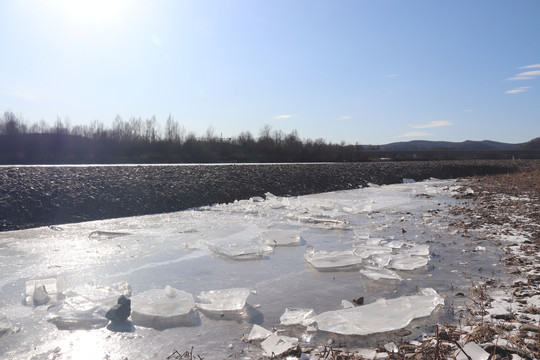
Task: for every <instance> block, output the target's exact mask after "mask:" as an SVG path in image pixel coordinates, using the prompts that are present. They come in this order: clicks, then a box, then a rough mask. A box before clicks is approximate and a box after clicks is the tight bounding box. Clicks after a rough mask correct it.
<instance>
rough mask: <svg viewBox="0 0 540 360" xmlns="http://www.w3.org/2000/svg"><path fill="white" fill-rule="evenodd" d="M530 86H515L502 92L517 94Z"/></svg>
mask: <svg viewBox="0 0 540 360" xmlns="http://www.w3.org/2000/svg"><path fill="white" fill-rule="evenodd" d="M530 88H531V86H521V87H518V88H515V89H512V90H507V91H505V92H504V93H505V94H519V93H522V92H525V91H527V90H529V89H530Z"/></svg>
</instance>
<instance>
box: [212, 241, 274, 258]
mask: <svg viewBox="0 0 540 360" xmlns="http://www.w3.org/2000/svg"><path fill="white" fill-rule="evenodd" d="M208 249H209V250H210V251H212V252H213V253H215V254H217V255H220V256H223V257H226V258H229V259H232V260H257V259H262V258H263V257H265V256H266V255H268V254H271V253H272V252H273V251H274V249H273V248H272V247H271V246H268V245H264V244H259V243H256V242H247V243H243V244H236V243H233V244H228V245H217V244H212V243H208Z"/></svg>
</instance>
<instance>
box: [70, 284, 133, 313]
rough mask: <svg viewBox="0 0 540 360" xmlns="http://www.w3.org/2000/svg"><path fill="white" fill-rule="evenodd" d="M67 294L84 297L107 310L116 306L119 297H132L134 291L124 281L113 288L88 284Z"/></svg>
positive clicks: (112, 286)
mask: <svg viewBox="0 0 540 360" xmlns="http://www.w3.org/2000/svg"><path fill="white" fill-rule="evenodd" d="M66 293H67V295H69V296H75V295H80V296H83V297H85V298H86V299H88V300H90V301H92V302H94V303H97V304H100V305H102V306H103V307H104V308H106V307H111V306H113V305H115V304H116V302H117V300H118V297H119V296H122V295H124V296H127V297H129V296H131V294H132V290H131V286H130V285H129V284H128V283H127V282H125V281H123V282H119V283H116V284H113V285H111V286H106V285H102V284H98V283H88V284H85V285H82V286H78V287H75V288H73V289H70V290H68V291H67V292H66Z"/></svg>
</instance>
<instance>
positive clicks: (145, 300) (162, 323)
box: [131, 285, 198, 329]
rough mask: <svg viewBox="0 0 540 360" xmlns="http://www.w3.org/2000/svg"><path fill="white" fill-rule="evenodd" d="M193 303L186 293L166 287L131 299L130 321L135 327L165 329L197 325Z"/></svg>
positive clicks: (191, 296)
mask: <svg viewBox="0 0 540 360" xmlns="http://www.w3.org/2000/svg"><path fill="white" fill-rule="evenodd" d="M194 307H195V301H194V300H193V295H191V294H190V293H188V292H185V291H182V290H178V289H174V288H172V287H170V286H168V285H167V286H166V287H165V289H152V290H148V291H145V292H143V293H140V294H137V295H134V296H132V297H131V319H132V320H133V323H134V324H135V325H140V326H144V327H151V328H154V329H166V328H172V327H178V326H193V325H196V323H197V320H198V318H197V315H196V313H195V311H194Z"/></svg>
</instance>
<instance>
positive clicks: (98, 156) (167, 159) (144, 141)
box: [0, 111, 367, 164]
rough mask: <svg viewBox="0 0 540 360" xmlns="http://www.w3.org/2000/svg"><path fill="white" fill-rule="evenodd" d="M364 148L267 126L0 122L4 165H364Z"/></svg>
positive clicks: (7, 116) (6, 117) (9, 115)
mask: <svg viewBox="0 0 540 360" xmlns="http://www.w3.org/2000/svg"><path fill="white" fill-rule="evenodd" d="M363 150H364V149H363V147H362V146H360V145H352V146H351V145H349V146H345V144H344V143H343V142H342V143H340V144H336V143H331V142H327V141H325V140H324V139H316V140H311V139H304V140H303V139H301V138H300V136H299V134H298V132H297V131H296V130H293V131H291V132H290V133H288V134H287V133H284V132H283V131H281V130H273V129H272V127H271V126H270V125H265V126H264V127H263V128H261V129H260V130H259V132H258V134H257V136H254V135H253V134H252V133H251V132H249V131H244V132H241V133H240V134H239V135H238V136H235V137H232V138H222V137H221V136H217V135H216V133H215V130H214V129H213V128H212V127H210V128H208V130H207V131H206V133H205V134H204V135H203V136H197V135H196V134H195V133H193V132H187V131H186V129H185V128H184V126H182V125H181V124H179V123H178V122H177V121H176V120H175V119H174V118H173V117H172V116H169V117H168V118H167V119H166V121H165V125H164V128H163V129H161V127H160V124H159V122H158V121H157V119H156V117H155V116H152V117H150V118H147V119H142V118H140V117H139V118H136V117H133V118H130V119H129V120H123V119H122V117H121V116H117V117H116V118H115V119H114V120H113V122H112V126H110V127H107V126H105V125H104V124H103V123H102V122H100V121H93V122H91V123H90V124H88V125H75V126H71V124H70V121H69V119H64V120H62V119H60V118H58V119H57V120H56V122H55V123H54V124H52V125H49V124H47V123H46V122H45V121H44V120H41V121H39V122H37V123H32V124H28V123H27V122H25V121H23V120H21V119H20V118H19V117H17V116H16V115H15V114H14V113H13V112H10V111H6V112H4V114H3V115H2V117H1V118H0V163H4V164H56V163H216V162H252V163H253V162H336V161H354V162H356V161H365V160H367V159H366V157H365V153H364V151H363Z"/></svg>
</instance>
